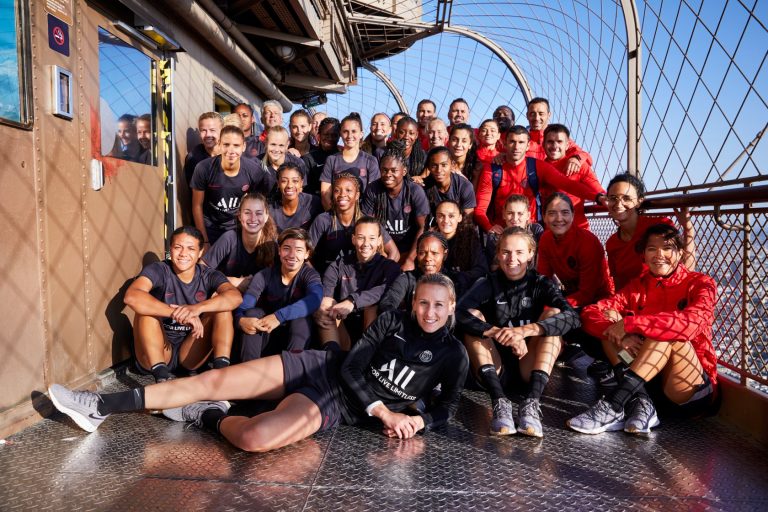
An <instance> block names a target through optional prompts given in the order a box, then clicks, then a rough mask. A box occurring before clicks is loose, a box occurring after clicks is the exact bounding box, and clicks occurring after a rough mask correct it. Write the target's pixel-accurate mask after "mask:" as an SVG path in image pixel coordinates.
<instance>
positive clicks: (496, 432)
mask: <svg viewBox="0 0 768 512" xmlns="http://www.w3.org/2000/svg"><path fill="white" fill-rule="evenodd" d="M516 432H517V430H515V429H514V428H512V429H509V428H507V427H504V428H502V429H500V430H491V435H492V436H511V435H513V434H515V433H516Z"/></svg>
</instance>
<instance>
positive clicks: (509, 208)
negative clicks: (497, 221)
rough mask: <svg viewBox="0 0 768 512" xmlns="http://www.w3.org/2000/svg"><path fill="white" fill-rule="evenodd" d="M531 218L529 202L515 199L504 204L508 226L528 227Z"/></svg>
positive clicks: (505, 219) (505, 221) (505, 222)
mask: <svg viewBox="0 0 768 512" xmlns="http://www.w3.org/2000/svg"><path fill="white" fill-rule="evenodd" d="M530 220H531V212H530V207H529V206H528V204H526V203H524V202H522V201H514V202H511V203H507V204H506V205H505V206H504V224H506V226H507V227H508V228H514V227H518V228H523V229H525V228H527V227H528V223H529V222H530Z"/></svg>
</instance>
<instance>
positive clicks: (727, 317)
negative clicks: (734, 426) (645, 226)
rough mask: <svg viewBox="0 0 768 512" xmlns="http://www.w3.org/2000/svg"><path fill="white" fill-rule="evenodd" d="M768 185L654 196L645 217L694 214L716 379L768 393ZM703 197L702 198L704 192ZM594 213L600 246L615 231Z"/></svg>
mask: <svg viewBox="0 0 768 512" xmlns="http://www.w3.org/2000/svg"><path fill="white" fill-rule="evenodd" d="M767 183H768V177H765V176H762V177H754V178H748V179H741V180H732V181H729V182H721V183H716V184H704V185H697V186H694V187H685V188H680V189H670V190H665V191H658V192H654V193H652V194H649V195H648V198H647V200H646V202H645V203H644V207H645V208H646V210H648V214H649V215H668V216H669V217H670V218H672V219H675V215H674V211H673V208H679V207H683V206H687V207H689V208H691V209H692V210H691V215H692V220H693V223H694V228H695V230H696V269H697V270H698V271H700V272H703V273H706V274H708V275H710V276H712V277H713V278H714V279H715V281H716V282H717V283H718V303H717V307H716V309H715V324H714V327H713V335H714V336H713V342H714V345H715V351H716V353H717V356H718V362H719V365H720V367H721V368H720V371H721V373H723V374H725V375H727V376H729V377H731V378H733V379H735V380H737V381H739V382H740V383H741V384H742V385H744V386H747V387H750V388H754V389H757V390H759V391H761V392H763V393H768V184H767ZM702 190H703V191H702ZM601 210H602V209H599V208H596V207H591V208H588V209H587V211H591V212H592V213H593V215H592V216H591V218H590V225H591V229H592V232H593V233H595V235H597V236H598V238H600V239H601V240H602V241H603V242H605V240H606V239H607V238H608V237H609V236H610V235H612V234H613V233H614V232H615V231H616V226H615V224H614V223H613V221H612V220H611V219H610V218H609V217H608V216H607V215H606V214H605V211H604V210H602V211H601Z"/></svg>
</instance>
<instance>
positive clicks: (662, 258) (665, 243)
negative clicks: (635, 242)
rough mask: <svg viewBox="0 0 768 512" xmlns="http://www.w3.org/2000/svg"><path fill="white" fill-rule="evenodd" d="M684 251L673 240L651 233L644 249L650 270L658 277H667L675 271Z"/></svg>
mask: <svg viewBox="0 0 768 512" xmlns="http://www.w3.org/2000/svg"><path fill="white" fill-rule="evenodd" d="M682 256H683V252H682V251H681V250H680V249H678V247H677V245H676V244H675V242H674V241H673V240H665V239H664V237H663V236H662V235H651V236H650V237H648V242H647V243H646V245H645V250H644V251H643V257H644V259H645V264H646V265H648V270H650V271H651V274H653V275H654V276H656V277H666V276H668V275H670V274H671V273H672V272H674V271H675V269H676V268H677V265H678V264H679V263H680V259H681V258H682Z"/></svg>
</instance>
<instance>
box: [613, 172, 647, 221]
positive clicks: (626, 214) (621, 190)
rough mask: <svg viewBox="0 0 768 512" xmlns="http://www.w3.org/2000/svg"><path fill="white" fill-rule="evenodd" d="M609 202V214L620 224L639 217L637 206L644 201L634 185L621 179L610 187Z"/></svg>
mask: <svg viewBox="0 0 768 512" xmlns="http://www.w3.org/2000/svg"><path fill="white" fill-rule="evenodd" d="M605 199H606V202H607V204H608V215H610V216H611V218H612V219H613V220H615V221H616V222H618V223H619V224H623V223H625V222H627V221H631V220H633V219H635V218H637V207H638V206H640V204H641V203H642V202H643V200H642V198H641V197H638V195H637V189H636V188H635V186H634V185H632V184H630V183H628V182H626V181H619V182H617V183H614V184H613V185H611V186H610V187H608V194H607V197H606V198H605Z"/></svg>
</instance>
